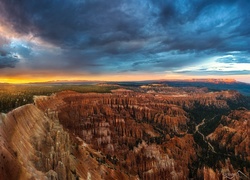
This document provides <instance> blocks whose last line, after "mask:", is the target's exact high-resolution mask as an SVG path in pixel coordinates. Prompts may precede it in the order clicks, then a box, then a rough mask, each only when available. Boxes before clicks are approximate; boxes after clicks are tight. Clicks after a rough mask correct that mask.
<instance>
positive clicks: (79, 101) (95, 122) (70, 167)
mask: <svg viewBox="0 0 250 180" xmlns="http://www.w3.org/2000/svg"><path fill="white" fill-rule="evenodd" d="M150 88H151V87H150ZM145 89H146V90H145ZM149 90H150V89H147V87H144V89H143V90H141V91H137V92H134V91H131V90H125V89H119V90H115V91H113V92H112V93H106V94H98V93H87V94H81V93H76V92H73V91H64V92H61V93H57V94H54V95H52V96H37V97H34V105H31V104H30V105H26V106H22V107H20V108H17V109H15V110H13V111H11V112H9V113H8V114H7V115H4V114H1V116H0V143H1V146H0V148H1V149H0V153H1V154H0V174H1V177H0V179H79V178H80V179H188V178H201V179H203V178H204V179H221V178H222V177H223V172H224V171H225V172H227V170H230V171H229V172H232V173H233V172H236V171H237V168H236V167H235V166H234V165H233V163H232V162H230V160H227V159H220V160H218V162H216V163H217V164H218V166H216V167H209V165H207V164H206V161H204V162H203V160H201V156H202V152H203V151H204V147H202V146H201V145H200V144H199V143H197V140H195V138H194V133H195V127H194V124H195V123H194V122H193V121H196V122H198V123H200V122H201V121H202V119H195V117H192V116H193V115H192V114H191V113H190V112H191V111H194V110H195V108H200V107H202V108H205V110H206V109H219V110H220V109H222V110H228V109H229V108H230V104H228V102H229V100H230V102H232V101H238V98H239V94H238V93H236V92H229V91H222V92H213V93H209V92H207V91H206V90H203V89H198V90H195V91H192V92H190V91H189V90H188V91H183V90H178V89H174V90H173V92H172V93H169V91H170V90H169V88H166V89H164V90H161V92H160V93H159V92H158V89H156V88H155V87H154V92H152V91H150V92H148V91H149ZM144 91H146V92H144ZM197 92H198V93H197ZM229 110H230V109H229ZM247 127H249V111H248V110H237V111H233V112H232V113H231V114H230V115H228V116H222V118H221V125H219V126H218V127H217V128H216V129H215V131H214V132H213V133H211V134H210V135H208V136H207V137H206V138H207V140H208V141H207V142H211V144H212V145H214V146H215V150H216V151H217V150H219V148H222V149H223V148H224V149H226V153H227V152H229V153H231V151H227V150H229V149H230V150H231V149H233V153H234V155H237V156H241V158H243V160H244V162H247V161H249V159H248V158H249V141H248V134H249V133H248V128H247ZM224 129H229V130H230V131H224ZM236 131H237V132H236ZM222 132H223V133H222ZM231 132H234V134H233V135H231V134H230V133H231ZM235 132H236V133H235ZM228 136H230V137H231V136H232V141H231V142H230V144H229V143H228V141H227V140H226V139H228ZM216 142H221V143H220V145H219V146H218V147H217V145H216ZM205 150H206V149H205ZM242 171H244V173H246V172H247V171H248V169H246V168H245V170H242Z"/></svg>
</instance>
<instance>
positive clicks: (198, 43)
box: [0, 0, 250, 83]
mask: <svg viewBox="0 0 250 180" xmlns="http://www.w3.org/2000/svg"><path fill="white" fill-rule="evenodd" d="M249 9H250V1H236V2H233V1H230V2H228V1H221V2H218V1H215V0H209V1H206V2H205V1H199V2H198V1H193V2H192V1H187V0H177V1H173V2H167V1H153V0H138V1H131V0H128V1H127V0H126V1H125V0H118V1H111V0H107V1H102V0H96V1H89V0H86V1H81V0H79V1H71V0H65V1H63V2H61V3H60V4H58V2H57V1H55V0H51V1H45V2H43V1H34V2H33V1H32V2H31V1H29V0H24V1H18V0H13V1H9V0H0V83H29V82H44V81H56V80H89V81H94V80H97V81H142V80H159V79H170V80H172V79H179V80H182V79H208V78H214V79H235V80H236V81H240V82H246V83H250V49H249V44H250V36H249V32H250V24H249V23H248V22H249V21H250V13H249Z"/></svg>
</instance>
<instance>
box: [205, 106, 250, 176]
mask: <svg viewBox="0 0 250 180" xmlns="http://www.w3.org/2000/svg"><path fill="white" fill-rule="evenodd" d="M249 129H250V111H249V110H247V109H239V110H234V111H232V112H231V113H230V114H229V115H228V116H222V118H221V124H220V125H219V126H218V127H217V128H216V129H215V131H214V132H213V133H211V134H210V135H208V139H209V141H210V142H211V144H213V145H214V146H215V147H216V149H218V151H219V152H221V153H222V154H223V153H224V154H225V153H227V154H229V156H232V157H233V158H234V159H235V161H238V162H241V163H243V164H244V162H245V163H247V164H248V165H249V164H250V137H249V135H250V131H249ZM243 166H244V165H243ZM243 171H244V173H245V174H247V175H248V176H249V172H250V169H249V168H247V169H244V170H243Z"/></svg>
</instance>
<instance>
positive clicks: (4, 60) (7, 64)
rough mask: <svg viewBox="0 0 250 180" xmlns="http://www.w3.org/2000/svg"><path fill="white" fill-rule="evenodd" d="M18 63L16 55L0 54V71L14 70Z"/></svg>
mask: <svg viewBox="0 0 250 180" xmlns="http://www.w3.org/2000/svg"><path fill="white" fill-rule="evenodd" d="M0 52H1V51H0ZM18 61H19V59H18V57H17V56H16V55H12V54H6V52H5V53H4V54H0V69H1V68H14V67H15V65H16V63H17V62H18Z"/></svg>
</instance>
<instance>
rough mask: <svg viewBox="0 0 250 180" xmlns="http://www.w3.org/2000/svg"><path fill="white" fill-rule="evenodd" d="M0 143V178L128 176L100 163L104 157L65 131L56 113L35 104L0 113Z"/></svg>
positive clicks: (126, 177) (107, 177)
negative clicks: (44, 110) (5, 113)
mask: <svg viewBox="0 0 250 180" xmlns="http://www.w3.org/2000/svg"><path fill="white" fill-rule="evenodd" d="M0 144H1V146H0V148H1V149H0V160H1V161H0V174H1V176H0V179H1V180H2V179H3V180H6V179H10V180H11V179H62V180H63V179H79V178H83V179H87V178H91V177H92V178H93V179H109V178H114V179H118V178H124V179H129V177H128V175H126V174H124V173H123V172H121V171H115V170H114V169H113V168H110V167H109V166H107V165H105V164H102V163H100V162H99V161H98V160H99V159H102V158H104V157H103V156H102V155H101V154H100V153H98V152H97V151H96V150H94V149H92V148H89V147H88V145H86V144H85V143H84V141H82V140H81V139H80V138H77V137H75V136H72V135H71V134H70V133H68V132H67V131H65V130H64V129H63V127H62V125H61V124H60V123H59V121H58V119H57V115H56V113H53V112H51V111H50V112H48V113H45V114H44V113H43V112H42V111H41V110H39V109H38V108H37V107H36V106H34V105H26V106H23V107H20V108H18V109H16V110H14V111H12V112H10V113H8V114H7V115H6V116H3V115H2V116H1V124H0ZM107 163H108V162H107ZM89 165H91V166H89ZM100 172H103V174H102V173H100ZM131 179H133V177H131Z"/></svg>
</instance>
